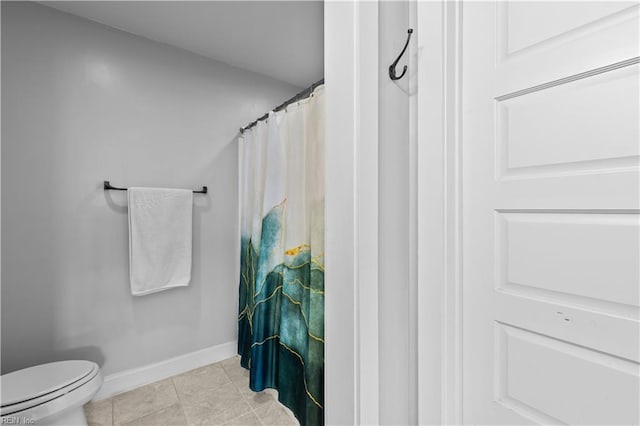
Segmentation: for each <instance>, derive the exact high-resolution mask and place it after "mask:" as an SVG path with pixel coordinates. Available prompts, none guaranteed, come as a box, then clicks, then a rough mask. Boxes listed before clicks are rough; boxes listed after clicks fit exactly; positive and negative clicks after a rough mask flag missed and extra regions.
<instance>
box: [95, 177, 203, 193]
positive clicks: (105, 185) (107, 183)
mask: <svg viewBox="0 0 640 426" xmlns="http://www.w3.org/2000/svg"><path fill="white" fill-rule="evenodd" d="M104 190H105V191H107V190H113V191H126V190H127V188H116V187H115V186H112V185H111V184H110V183H109V181H108V180H105V181H104ZM193 193H194V194H206V193H207V187H206V186H203V187H202V189H201V190H200V191H196V190H193Z"/></svg>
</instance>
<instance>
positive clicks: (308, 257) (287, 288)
mask: <svg viewBox="0 0 640 426" xmlns="http://www.w3.org/2000/svg"><path fill="white" fill-rule="evenodd" d="M323 92H324V86H320V87H318V88H316V89H315V91H314V92H313V94H312V95H311V96H310V97H308V98H307V99H304V100H302V101H299V102H297V103H295V104H291V105H289V106H288V107H287V108H286V109H285V110H282V111H278V112H271V113H270V115H269V118H268V119H267V120H266V121H260V122H258V124H257V125H256V126H254V127H253V128H251V129H250V130H248V131H245V132H244V133H243V135H242V136H241V138H240V150H241V153H240V158H241V165H240V167H241V171H240V185H241V201H240V202H241V217H242V221H241V234H242V235H241V256H240V263H241V271H240V291H239V293H240V303H239V315H238V322H239V333H238V353H239V354H240V355H241V365H242V366H243V367H245V368H248V369H249V371H250V375H249V377H250V383H249V385H250V387H251V389H252V390H254V391H261V390H263V389H265V388H274V389H277V390H278V394H279V395H278V399H279V400H280V402H282V403H283V404H284V405H285V406H287V407H289V408H290V409H291V410H292V411H293V413H294V414H295V415H296V417H297V418H298V420H299V421H300V424H302V425H321V424H323V422H324V414H323V403H324V401H323V399H324V165H325V163H324V102H323V99H324V96H323Z"/></svg>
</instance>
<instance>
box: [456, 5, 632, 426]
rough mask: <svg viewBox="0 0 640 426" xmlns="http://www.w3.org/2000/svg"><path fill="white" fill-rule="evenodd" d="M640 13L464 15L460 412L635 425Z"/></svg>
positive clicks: (546, 9) (507, 9)
mask: <svg viewBox="0 0 640 426" xmlns="http://www.w3.org/2000/svg"><path fill="white" fill-rule="evenodd" d="M638 36H639V34H638V3H637V2H614V1H601V2H593V1H590V2H576V1H571V2H558V1H554V2H542V1H538V2H521V1H499V2H473V1H470V2H465V3H463V9H462V58H461V59H462V62H461V63H462V81H461V83H462V84H461V87H462V92H461V93H462V99H461V110H460V111H461V119H462V120H461V123H462V142H461V143H462V145H461V146H462V150H461V153H462V163H461V164H462V169H461V170H462V172H461V173H462V204H461V206H462V207H461V208H462V222H461V229H462V367H463V368H462V417H463V419H462V420H463V422H464V423H465V424H472V423H473V424H597V425H609V424H625V425H631V424H638V423H640V412H639V410H640V408H639V407H640V392H639V386H640V382H639V361H640V359H639V356H640V354H639V351H640V350H639V346H640V340H639V334H640V328H639V309H640V308H639V307H640V303H639V302H640V300H639V299H640V294H639V291H640V273H639V268H640V266H639V263H640V250H639V246H640V222H639V211H640V210H639V208H640V205H639V204H640V203H639V197H640V194H639V191H640V186H639V140H640V134H639V128H640V125H639V117H640V111H639V107H638V105H639V95H638V91H639V88H638V80H639V77H640V74H639V70H640V65H639V61H638V57H639V55H640V53H639V46H638Z"/></svg>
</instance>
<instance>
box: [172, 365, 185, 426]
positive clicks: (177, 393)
mask: <svg viewBox="0 0 640 426" xmlns="http://www.w3.org/2000/svg"><path fill="white" fill-rule="evenodd" d="M174 377H176V376H171V377H170V379H171V384H172V385H173V390H175V391H176V396H177V397H178V404H180V411H182V415H183V416H184V422H185V424H186V425H187V426H189V418H188V417H187V413H186V411H184V406H183V405H182V398H180V392H178V387H177V386H176V382H175V381H174V380H173V378H174Z"/></svg>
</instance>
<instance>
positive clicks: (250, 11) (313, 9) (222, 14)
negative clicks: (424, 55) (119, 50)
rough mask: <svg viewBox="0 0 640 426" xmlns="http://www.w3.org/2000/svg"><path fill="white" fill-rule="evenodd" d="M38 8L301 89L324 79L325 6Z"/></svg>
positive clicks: (76, 4)
mask: <svg viewBox="0 0 640 426" xmlns="http://www.w3.org/2000/svg"><path fill="white" fill-rule="evenodd" d="M39 3H41V4H44V5H46V6H49V7H53V8H55V9H59V10H62V11H65V12H69V13H72V14H74V15H78V16H82V17H84V18H87V19H90V20H92V21H96V22H100V23H102V24H105V25H108V26H111V27H114V28H118V29H121V30H123V31H127V32H129V33H133V34H136V35H139V36H142V37H146V38H149V39H152V40H155V41H159V42H161V43H166V44H169V45H172V46H176V47H179V48H182V49H186V50H189V51H191V52H194V53H197V54H199V55H202V56H206V57H209V58H211V59H215V60H218V61H221V62H225V63H227V64H230V65H233V66H236V67H239V68H244V69H247V70H251V71H255V72H258V73H261V74H265V75H268V76H270V77H273V78H275V79H278V80H281V81H285V82H287V83H290V84H293V85H296V86H299V87H306V86H309V85H310V84H312V83H313V82H315V81H317V80H319V79H320V78H322V75H323V63H324V46H323V37H324V33H323V26H324V7H323V3H322V1H303V0H300V1H238V0H236V1H43V2H39Z"/></svg>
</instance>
